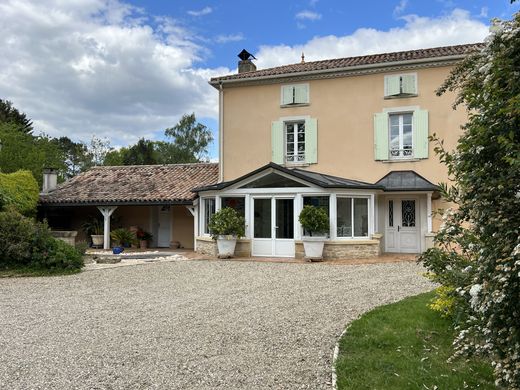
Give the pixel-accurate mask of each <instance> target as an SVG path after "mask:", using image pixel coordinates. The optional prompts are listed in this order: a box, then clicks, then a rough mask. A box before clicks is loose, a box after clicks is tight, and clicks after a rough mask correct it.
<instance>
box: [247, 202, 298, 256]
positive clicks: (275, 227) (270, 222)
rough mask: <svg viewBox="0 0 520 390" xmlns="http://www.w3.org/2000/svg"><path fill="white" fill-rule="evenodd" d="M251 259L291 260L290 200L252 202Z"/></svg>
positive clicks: (292, 221) (292, 240)
mask: <svg viewBox="0 0 520 390" xmlns="http://www.w3.org/2000/svg"><path fill="white" fill-rule="evenodd" d="M252 202H253V206H252V207H251V209H252V213H253V215H252V218H251V221H252V233H253V234H252V239H251V253H252V255H253V256H274V257H294V198H293V197H283V196H270V197H254V198H253V199H252Z"/></svg>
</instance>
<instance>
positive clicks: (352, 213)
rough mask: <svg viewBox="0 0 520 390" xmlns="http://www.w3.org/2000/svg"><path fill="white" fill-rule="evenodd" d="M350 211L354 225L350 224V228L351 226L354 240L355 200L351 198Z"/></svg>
mask: <svg viewBox="0 0 520 390" xmlns="http://www.w3.org/2000/svg"><path fill="white" fill-rule="evenodd" d="M350 209H351V210H352V211H351V212H350V219H351V221H352V223H351V224H350V226H351V231H350V238H354V198H350Z"/></svg>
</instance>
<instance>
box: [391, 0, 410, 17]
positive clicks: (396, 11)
mask: <svg viewBox="0 0 520 390" xmlns="http://www.w3.org/2000/svg"><path fill="white" fill-rule="evenodd" d="M407 6H408V0H401V1H399V4H397V5H396V6H395V8H394V15H395V16H397V15H401V14H402V13H403V12H404V10H405V9H406V7H407Z"/></svg>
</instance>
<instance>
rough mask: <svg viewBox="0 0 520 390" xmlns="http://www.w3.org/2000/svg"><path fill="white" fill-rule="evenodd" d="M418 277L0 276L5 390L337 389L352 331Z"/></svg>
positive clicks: (157, 268) (238, 269)
mask: <svg viewBox="0 0 520 390" xmlns="http://www.w3.org/2000/svg"><path fill="white" fill-rule="evenodd" d="M421 272H422V268H420V267H418V266H417V265H415V264H414V263H393V264H377V265H357V266H345V265H330V264H280V263H252V262H249V263H243V262H231V261H227V262H226V261H182V262H172V263H157V264H148V265H141V266H132V267H122V268H114V269H107V270H97V271H89V272H83V273H81V274H78V275H74V276H67V277H49V278H18V279H0V388H1V389H214V388H219V389H328V388H330V382H331V359H332V354H333V349H334V345H335V343H336V341H337V338H338V337H339V335H340V333H341V332H342V330H343V329H344V327H345V325H346V324H347V323H348V322H350V321H352V320H353V319H355V318H356V317H357V316H359V315H360V314H361V313H363V312H366V311H367V310H369V309H371V308H373V307H375V306H378V305H381V304H384V303H388V302H393V301H396V300H399V299H401V298H403V297H406V296H408V295H413V294H417V293H420V292H423V291H427V290H429V289H431V288H432V285H431V284H430V283H429V282H427V281H426V280H425V279H424V278H423V277H422V276H421Z"/></svg>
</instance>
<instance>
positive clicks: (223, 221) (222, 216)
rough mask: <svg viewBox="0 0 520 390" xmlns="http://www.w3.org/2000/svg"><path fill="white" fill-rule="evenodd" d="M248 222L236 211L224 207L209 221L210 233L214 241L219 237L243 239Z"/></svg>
mask: <svg viewBox="0 0 520 390" xmlns="http://www.w3.org/2000/svg"><path fill="white" fill-rule="evenodd" d="M245 226H246V221H245V219H244V217H242V216H241V215H240V214H239V213H238V212H237V211H236V210H235V209H232V208H231V207H224V208H223V209H220V210H219V211H217V212H216V213H215V214H213V216H212V217H211V219H210V221H209V225H208V227H209V231H210V232H211V236H212V237H213V239H214V240H216V239H217V238H218V236H233V237H236V238H240V237H243V236H244V234H245Z"/></svg>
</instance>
